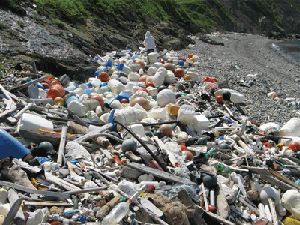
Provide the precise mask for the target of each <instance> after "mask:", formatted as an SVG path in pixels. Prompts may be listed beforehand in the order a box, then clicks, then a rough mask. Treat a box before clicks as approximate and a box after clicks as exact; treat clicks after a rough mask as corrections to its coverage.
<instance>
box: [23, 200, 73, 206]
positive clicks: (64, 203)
mask: <svg viewBox="0 0 300 225" xmlns="http://www.w3.org/2000/svg"><path fill="white" fill-rule="evenodd" d="M23 205H25V206H28V205H33V206H67V207H68V206H70V207H72V206H73V204H70V203H68V202H51V201H47V202H34V201H24V202H23Z"/></svg>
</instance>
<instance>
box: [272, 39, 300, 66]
mask: <svg viewBox="0 0 300 225" xmlns="http://www.w3.org/2000/svg"><path fill="white" fill-rule="evenodd" d="M273 47H274V48H277V50H279V51H280V52H281V53H282V54H283V56H285V57H287V58H288V59H289V60H292V61H294V62H296V63H300V40H291V41H282V42H278V43H276V44H273Z"/></svg>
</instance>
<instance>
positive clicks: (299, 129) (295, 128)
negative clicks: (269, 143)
mask: <svg viewBox="0 0 300 225" xmlns="http://www.w3.org/2000/svg"><path fill="white" fill-rule="evenodd" d="M280 135H281V136H293V137H300V118H292V119H290V120H289V121H288V122H287V123H286V124H285V125H283V127H282V128H281V129H280Z"/></svg>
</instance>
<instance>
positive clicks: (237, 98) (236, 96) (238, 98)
mask: <svg viewBox="0 0 300 225" xmlns="http://www.w3.org/2000/svg"><path fill="white" fill-rule="evenodd" d="M245 99H246V97H245V96H244V95H243V94H241V93H236V92H231V96H230V101H232V102H233V103H242V102H243V101H244V100H245Z"/></svg>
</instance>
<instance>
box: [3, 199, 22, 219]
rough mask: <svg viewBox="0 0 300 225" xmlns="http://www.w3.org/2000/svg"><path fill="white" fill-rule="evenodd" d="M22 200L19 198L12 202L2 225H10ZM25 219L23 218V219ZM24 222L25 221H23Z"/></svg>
mask: <svg viewBox="0 0 300 225" xmlns="http://www.w3.org/2000/svg"><path fill="white" fill-rule="evenodd" d="M22 201H23V199H22V198H19V199H18V200H17V201H15V202H14V204H13V205H12V207H11V208H10V210H9V212H8V214H7V216H6V217H5V219H4V222H3V225H10V224H11V222H12V221H13V219H14V218H15V216H16V214H17V212H18V211H19V209H20V206H21V204H22ZM24 219H25V218H24ZM24 222H25V221H24Z"/></svg>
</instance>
